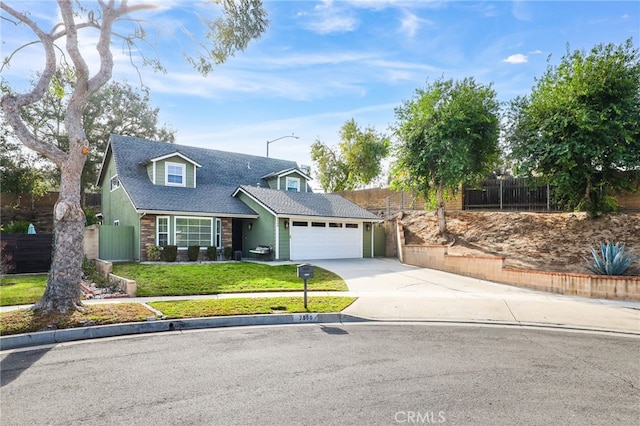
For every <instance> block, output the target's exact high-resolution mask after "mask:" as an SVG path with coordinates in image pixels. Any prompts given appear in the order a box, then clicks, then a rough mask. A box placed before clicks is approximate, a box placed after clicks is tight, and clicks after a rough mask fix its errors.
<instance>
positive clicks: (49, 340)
mask: <svg viewBox="0 0 640 426" xmlns="http://www.w3.org/2000/svg"><path fill="white" fill-rule="evenodd" d="M366 321H371V320H369V319H366V318H359V317H356V316H353V315H348V314H343V313H340V312H337V313H317V314H314V313H311V314H309V313H297V314H267V315H238V316H228V317H210V318H188V319H176V320H155V321H148V322H134V323H125V324H111V325H98V326H91V327H83V328H67V329H63V330H53V331H39V332H35V333H25V334H16V335H12V336H0V351H5V350H11V349H20V348H26V347H31V346H42V345H53V344H56V343H64V342H73V341H78V340H87V339H99V338H103V337H116V336H126V335H132V334H146V333H158V332H163V331H180V330H196V329H203V328H219V327H239V326H252V325H285V324H301V323H310V324H313V323H345V322H366Z"/></svg>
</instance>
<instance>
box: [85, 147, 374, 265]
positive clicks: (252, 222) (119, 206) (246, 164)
mask: <svg viewBox="0 0 640 426" xmlns="http://www.w3.org/2000/svg"><path fill="white" fill-rule="evenodd" d="M310 179H311V178H310V176H309V175H308V174H307V173H305V172H304V171H303V170H301V169H300V168H299V167H298V165H297V164H296V163H295V162H292V161H286V160H278V159H275V158H266V157H259V156H253V155H247V154H240V153H233V152H224V151H217V150H211V149H205V148H197V147H189V146H183V145H176V144H170V143H165V142H156V141H150V140H145V139H140V138H134V137H129V136H117V135H112V136H111V138H110V142H109V145H108V147H107V150H106V152H105V155H104V160H103V164H102V169H101V172H100V175H99V178H98V185H99V186H101V187H102V215H103V223H104V224H105V225H120V226H125V225H126V226H132V227H133V230H134V231H133V234H134V237H133V246H134V247H133V253H134V258H135V260H146V247H147V246H150V245H157V246H165V245H168V244H171V245H176V246H178V250H179V251H181V252H186V249H187V247H189V246H190V245H199V246H200V247H201V249H202V250H204V249H206V247H209V246H214V247H218V248H224V247H232V248H233V250H234V251H236V252H237V251H241V252H242V253H243V256H245V257H247V256H250V254H251V253H250V250H252V249H255V248H256V247H257V246H271V247H272V255H271V258H272V259H276V260H304V259H331V258H361V257H372V256H373V255H374V238H373V228H374V225H375V224H376V223H378V222H379V218H378V217H377V216H375V215H373V214H372V213H370V212H368V211H367V210H365V209H363V208H361V207H359V206H358V205H356V204H354V203H352V202H350V201H348V200H346V199H344V198H342V197H340V196H339V195H335V194H321V193H314V192H312V190H311V188H310V186H309V183H308V182H309V180H310ZM181 257H182V258H184V255H182V256H181Z"/></svg>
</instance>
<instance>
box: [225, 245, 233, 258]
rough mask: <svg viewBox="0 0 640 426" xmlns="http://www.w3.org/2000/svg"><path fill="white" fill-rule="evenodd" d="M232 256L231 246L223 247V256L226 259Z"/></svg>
mask: <svg viewBox="0 0 640 426" xmlns="http://www.w3.org/2000/svg"><path fill="white" fill-rule="evenodd" d="M232 257H233V247H225V248H224V258H225V259H227V260H231V258H232Z"/></svg>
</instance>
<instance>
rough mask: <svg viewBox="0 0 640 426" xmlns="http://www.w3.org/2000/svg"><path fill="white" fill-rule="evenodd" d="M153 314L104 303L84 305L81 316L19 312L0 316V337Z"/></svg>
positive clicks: (139, 308) (134, 306)
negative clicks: (0, 335)
mask: <svg viewBox="0 0 640 426" xmlns="http://www.w3.org/2000/svg"><path fill="white" fill-rule="evenodd" d="M154 316H155V314H154V313H153V312H151V311H150V310H149V309H147V308H145V307H144V306H143V305H141V304H139V303H105V304H99V305H85V306H84V312H79V311H72V312H69V313H67V314H57V313H56V314H48V315H41V313H40V311H32V310H26V309H21V310H17V311H10V312H4V313H2V314H0V334H2V335H3V336H4V335H10V334H21V333H32V332H36V331H48V330H60V329H63V328H77V327H86V326H90V325H107V324H121V323H127V322H138V321H146V320H147V318H148V317H154Z"/></svg>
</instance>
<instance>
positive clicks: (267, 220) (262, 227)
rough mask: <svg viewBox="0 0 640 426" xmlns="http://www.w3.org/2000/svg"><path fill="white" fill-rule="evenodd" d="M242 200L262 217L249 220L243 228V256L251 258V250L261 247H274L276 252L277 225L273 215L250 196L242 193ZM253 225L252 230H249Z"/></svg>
mask: <svg viewBox="0 0 640 426" xmlns="http://www.w3.org/2000/svg"><path fill="white" fill-rule="evenodd" d="M238 197H239V198H240V200H242V202H244V203H245V204H246V205H248V206H249V207H251V208H252V209H253V210H254V211H256V212H257V213H258V214H259V215H260V217H259V218H257V219H247V220H245V222H244V225H243V228H242V234H243V236H244V240H243V242H242V256H244V257H251V256H250V255H251V253H249V250H251V249H254V248H256V247H257V246H259V245H263V246H273V248H274V250H275V246H276V244H275V235H276V234H275V227H274V225H275V223H274V219H273V215H272V214H271V213H270V212H269V211H268V210H267V209H265V208H264V207H262V206H261V205H260V204H258V203H257V202H255V201H254V200H253V199H251V198H250V197H249V196H248V195H246V194H243V193H240V194H239V195H238ZM249 224H251V229H249Z"/></svg>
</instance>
